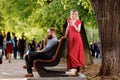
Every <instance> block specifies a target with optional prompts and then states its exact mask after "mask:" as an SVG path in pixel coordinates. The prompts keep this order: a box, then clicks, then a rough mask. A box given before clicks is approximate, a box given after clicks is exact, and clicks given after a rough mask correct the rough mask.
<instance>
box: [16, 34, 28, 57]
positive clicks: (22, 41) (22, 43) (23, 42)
mask: <svg viewBox="0 0 120 80" xmlns="http://www.w3.org/2000/svg"><path fill="white" fill-rule="evenodd" d="M18 46H19V52H20V59H23V56H24V53H25V49H26V40H25V39H24V35H23V34H22V39H19V42H18Z"/></svg>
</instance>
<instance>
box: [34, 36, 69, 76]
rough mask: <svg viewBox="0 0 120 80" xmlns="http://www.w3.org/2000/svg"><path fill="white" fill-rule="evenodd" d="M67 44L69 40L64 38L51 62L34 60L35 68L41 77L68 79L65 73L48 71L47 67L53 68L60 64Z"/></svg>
mask: <svg viewBox="0 0 120 80" xmlns="http://www.w3.org/2000/svg"><path fill="white" fill-rule="evenodd" d="M66 43H67V38H65V37H62V38H61V39H60V41H59V44H58V46H57V49H56V52H55V54H54V55H53V57H52V59H50V60H41V59H39V60H34V68H35V69H36V70H37V72H38V74H39V75H40V76H41V77H67V76H68V75H65V71H51V70H47V69H46V68H45V67H53V66H56V65H57V64H59V62H60V59H61V57H62V55H63V54H62V53H63V51H64V49H65V45H66Z"/></svg>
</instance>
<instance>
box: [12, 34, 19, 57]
mask: <svg viewBox="0 0 120 80" xmlns="http://www.w3.org/2000/svg"><path fill="white" fill-rule="evenodd" d="M12 34H13V39H14V42H15V47H14V59H17V51H18V40H17V37H16V36H15V33H12Z"/></svg>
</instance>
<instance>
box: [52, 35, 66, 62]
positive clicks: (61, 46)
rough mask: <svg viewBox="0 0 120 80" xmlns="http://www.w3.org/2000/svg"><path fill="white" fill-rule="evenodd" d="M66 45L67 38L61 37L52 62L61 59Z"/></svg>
mask: <svg viewBox="0 0 120 80" xmlns="http://www.w3.org/2000/svg"><path fill="white" fill-rule="evenodd" d="M66 43H67V38H66V37H61V39H60V41H59V44H58V47H57V50H56V52H55V54H54V55H53V57H52V59H53V60H55V59H56V60H57V61H59V60H60V58H61V57H62V53H63V51H64V49H65V45H66Z"/></svg>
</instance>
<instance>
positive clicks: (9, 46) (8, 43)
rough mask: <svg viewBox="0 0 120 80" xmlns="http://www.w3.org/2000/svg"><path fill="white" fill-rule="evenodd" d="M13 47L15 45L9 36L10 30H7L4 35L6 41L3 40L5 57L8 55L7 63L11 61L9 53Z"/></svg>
mask: <svg viewBox="0 0 120 80" xmlns="http://www.w3.org/2000/svg"><path fill="white" fill-rule="evenodd" d="M14 47H15V42H14V40H13V39H12V38H11V35H10V32H8V33H7V37H6V42H5V49H6V52H7V57H8V61H9V63H11V54H12V52H13V49H14Z"/></svg>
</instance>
